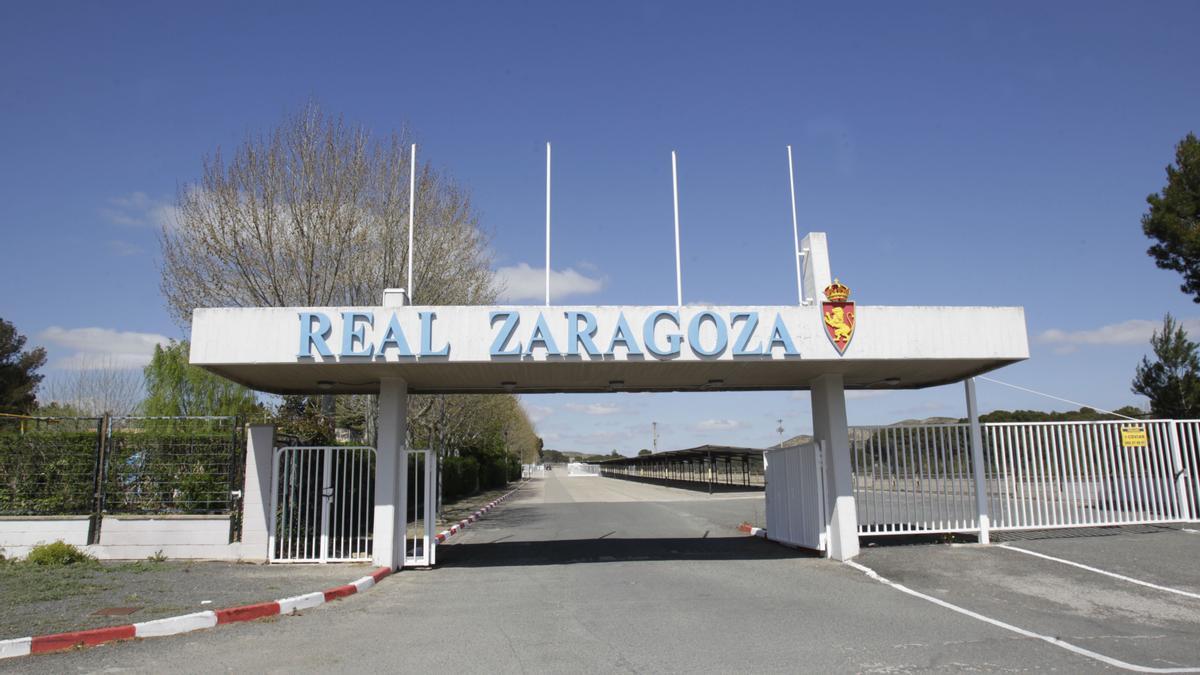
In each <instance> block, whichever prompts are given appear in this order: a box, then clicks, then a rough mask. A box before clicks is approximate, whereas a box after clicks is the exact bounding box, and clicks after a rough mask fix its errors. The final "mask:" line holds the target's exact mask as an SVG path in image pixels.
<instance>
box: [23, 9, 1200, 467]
mask: <svg viewBox="0 0 1200 675" xmlns="http://www.w3.org/2000/svg"><path fill="white" fill-rule="evenodd" d="M247 4H248V3H228V4H222V3H204V4H203V5H190V6H185V5H181V4H175V5H174V6H169V7H168V6H163V5H161V4H151V3H121V4H112V3H106V4H96V3H90V4H84V3H79V4H63V3H43V4H39V5H38V6H36V7H35V6H32V5H26V6H18V5H16V4H6V5H4V6H3V7H2V8H0V116H2V121H3V124H0V148H3V161H0V228H3V242H4V243H3V247H4V249H5V253H6V255H4V256H3V260H4V264H5V267H6V272H7V273H6V274H5V275H4V276H5V279H6V281H5V284H6V286H7V287H6V289H5V291H6V292H5V293H3V295H0V298H2V299H0V316H2V317H4V318H5V319H7V320H10V321H13V322H14V323H16V324H17V326H18V328H19V329H20V330H21V331H22V332H24V333H25V334H26V335H28V336H29V337H30V338H31V340H32V341H33V342H36V343H39V344H43V345H45V346H46V347H47V348H48V349H49V350H50V352H51V358H52V361H51V365H50V368H49V371H50V372H51V373H52V375H53V374H54V373H61V372H62V370H63V369H65V368H69V367H72V366H73V365H77V364H79V363H87V362H91V361H93V360H94V359H95V358H96V355H97V354H101V355H102V358H107V359H109V360H110V361H111V362H115V363H120V364H124V365H128V366H136V365H137V364H139V363H141V362H144V360H145V358H146V354H147V350H148V345H152V344H153V343H154V341H155V340H156V339H157V338H158V336H168V337H179V336H181V334H180V329H179V328H178V327H177V326H175V325H173V324H172V322H171V320H170V319H169V318H168V316H167V313H166V311H165V309H164V303H163V301H162V299H161V296H160V294H159V291H158V280H159V276H158V270H157V255H158V253H157V251H158V246H157V241H156V234H155V233H156V223H157V222H159V221H160V220H161V219H162V218H164V217H169V214H170V203H171V200H172V198H173V197H174V195H175V192H176V190H177V188H178V187H179V186H180V185H183V184H186V183H188V182H190V181H193V180H195V178H196V177H197V175H198V172H199V170H200V162H201V158H202V157H203V156H204V155H205V154H207V153H212V152H213V151H215V150H216V149H217V148H224V149H227V150H228V149H231V148H233V147H235V146H236V145H237V143H238V142H239V140H240V139H241V138H242V137H244V135H245V134H247V133H249V132H254V131H257V130H260V129H264V128H268V127H270V126H271V125H272V124H274V123H275V122H277V121H278V120H279V119H280V118H281V116H282V115H283V114H284V113H286V112H288V111H292V110H294V109H296V108H297V107H298V106H300V105H302V104H303V103H304V102H305V101H307V100H309V99H310V98H315V99H317V100H319V101H320V102H321V103H322V105H323V106H324V107H325V108H326V109H328V110H330V111H333V112H337V113H342V114H344V115H345V116H346V118H347V119H348V120H350V121H354V122H359V123H362V124H364V125H366V126H368V127H370V128H371V129H373V130H375V131H378V132H381V133H382V132H387V131H389V130H391V129H394V128H398V127H400V126H401V125H404V124H408V125H409V126H410V127H411V128H412V129H413V130H414V131H415V133H416V135H417V137H418V140H419V142H420V144H421V150H420V152H421V155H422V157H423V158H424V159H428V160H430V161H432V162H434V163H435V164H436V165H437V166H439V167H440V168H442V169H443V170H445V171H447V172H449V173H450V174H452V175H453V176H454V177H456V178H457V179H458V180H459V181H460V182H461V183H463V184H464V185H465V186H467V187H468V188H469V189H470V191H471V194H472V196H473V199H474V201H475V204H476V206H477V208H478V211H479V213H480V215H481V217H482V222H483V224H484V226H485V227H487V228H488V229H489V230H490V231H491V232H492V234H493V245H494V248H495V252H496V258H497V266H498V267H502V268H519V266H520V265H521V264H523V263H524V264H528V265H530V266H532V267H533V268H536V269H539V270H540V269H541V268H542V265H543V262H542V217H543V213H542V208H543V205H542V200H543V199H544V194H543V189H544V182H543V181H544V175H543V170H544V165H543V162H544V159H543V152H544V149H543V148H544V143H545V142H546V141H547V140H549V141H552V142H553V143H554V151H555V165H554V205H555V211H554V223H555V240H554V262H553V265H552V267H553V268H554V269H555V270H556V271H560V272H563V273H564V276H562V277H561V278H562V279H563V281H562V283H561V284H559V288H560V289H561V290H562V291H564V292H565V291H567V290H574V294H573V295H571V296H568V297H561V298H560V299H561V300H563V301H566V302H572V301H575V302H580V303H587V304H609V303H622V304H659V303H671V302H672V301H673V299H674V291H675V289H674V267H673V250H672V238H673V234H672V223H671V192H670V187H671V184H670V151H671V150H672V149H674V150H677V151H678V153H679V173H680V207H681V219H682V231H683V235H682V237H683V285H684V300H685V302H713V303H729V304H735V303H736V304H774V303H778V304H785V303H790V302H793V301H794V297H795V280H794V276H793V275H794V271H793V267H792V263H791V260H790V254H789V251H790V248H791V223H790V211H789V203H788V193H787V164H786V154H785V149H784V148H785V145H787V144H789V143H790V144H792V145H793V146H794V148H795V152H796V188H797V200H798V208H799V217H800V227H801V231H802V232H803V231H810V230H812V231H825V232H828V233H829V238H830V252H831V257H832V264H833V270H834V273H835V274H836V275H837V276H838V277H840V278H841V279H842V281H844V282H845V283H847V284H848V285H850V286H851V287H852V288H853V289H854V298H855V299H856V300H858V301H859V302H862V303H864V304H932V305H937V304H947V305H1022V306H1024V307H1025V308H1026V316H1027V320H1028V327H1029V333H1030V340H1031V348H1032V358H1031V359H1030V360H1029V361H1028V362H1027V363H1024V364H1020V365H1018V366H1014V367H1011V368H1008V369H1005V370H1004V371H1001V372H1000V373H998V374H997V375H996V377H998V378H1001V379H1004V380H1006V381H1011V382H1014V383H1019V384H1021V385H1024V386H1028V387H1033V388H1035V389H1039V390H1042V391H1047V392H1050V393H1053V394H1055V395H1058V396H1062V397H1066V398H1070V399H1073V400H1079V401H1085V402H1088V403H1091V404H1094V405H1097V406H1101V407H1116V406H1120V405H1124V404H1128V403H1138V402H1139V400H1138V399H1137V397H1135V396H1133V395H1132V394H1131V393H1130V392H1129V386H1128V385H1129V380H1130V378H1131V376H1132V373H1133V368H1134V366H1135V364H1136V363H1137V361H1138V359H1139V358H1140V357H1141V355H1142V354H1143V353H1144V352H1145V351H1146V348H1145V341H1146V338H1147V337H1148V331H1149V329H1148V327H1149V326H1150V325H1151V324H1153V323H1154V322H1157V321H1158V320H1160V319H1161V317H1162V315H1163V313H1164V312H1167V311H1170V312H1173V313H1174V314H1176V315H1177V316H1179V317H1182V318H1184V319H1187V320H1190V322H1189V324H1188V325H1190V326H1194V327H1196V328H1198V329H1200V312H1198V311H1197V310H1196V309H1195V307H1194V305H1193V303H1192V302H1191V300H1190V299H1189V298H1188V297H1187V296H1185V295H1183V294H1182V293H1181V292H1180V291H1179V290H1178V285H1179V282H1178V278H1177V277H1176V275H1174V273H1169V272H1164V271H1161V270H1157V269H1156V268H1155V267H1154V265H1153V263H1152V262H1151V260H1150V259H1149V258H1148V257H1147V256H1146V255H1145V250H1146V247H1147V245H1148V244H1147V241H1146V240H1145V238H1144V236H1143V235H1142V234H1141V230H1140V226H1139V218H1140V216H1141V214H1142V213H1143V212H1144V210H1145V202H1144V199H1145V196H1146V195H1147V194H1148V193H1150V192H1153V191H1157V190H1159V189H1161V187H1162V184H1163V181H1164V171H1163V168H1164V166H1165V165H1166V164H1167V163H1168V162H1169V161H1170V160H1171V159H1172V157H1173V147H1174V144H1175V143H1176V142H1177V141H1178V140H1179V139H1180V138H1182V137H1183V136H1184V134H1186V133H1187V132H1188V131H1200V115H1198V113H1197V111H1198V110H1200V86H1198V85H1197V83H1196V80H1195V72H1194V63H1195V58H1194V57H1195V51H1194V49H1193V48H1192V46H1191V45H1192V43H1193V41H1194V31H1193V27H1194V26H1195V25H1196V24H1197V21H1198V20H1200V5H1197V4H1196V3H1191V2H1176V3H1173V2H1162V3H1154V4H1152V5H1143V4H1137V3H1119V4H1118V3H1095V2H1092V3H1053V4H1047V3H1032V2H1030V3H995V4H991V5H981V4H978V3H970V4H968V3H934V4H921V3H904V4H903V5H900V4H898V3H897V4H883V3H880V4H873V5H866V6H860V7H858V8H857V9H834V8H831V7H826V8H809V7H803V6H800V5H799V3H791V4H787V5H785V4H783V3H755V4H753V5H747V6H739V7H735V6H732V5H729V4H728V3H711V4H707V5H704V4H701V3H686V4H682V3H681V4H661V3H628V4H617V3H606V4H592V5H586V6H584V5H568V4H567V3H545V4H531V3H530V4H521V5H518V6H505V7H501V6H498V4H495V3H478V4H471V3H454V4H453V5H443V6H442V7H434V6H433V3H428V4H426V5H421V6H417V5H412V6H400V5H398V4H395V3H388V4H386V5H379V6H371V5H357V4H354V5H351V4H348V3H337V4H333V3H329V4H326V5H310V4H304V3H275V4H265V3H264V4H261V5H259V6H257V7H247V6H245V5H247ZM507 272H511V270H506V273H507ZM520 286H521V284H520V283H514V290H519V288H520ZM105 354H107V355H106V356H104V355H105ZM980 398H981V405H982V406H983V407H984V408H985V409H992V408H1000V407H1003V408H1011V407H1027V408H1043V409H1052V408H1059V409H1061V408H1065V407H1068V406H1066V405H1065V404H1056V403H1055V402H1053V401H1051V400H1045V399H1040V398H1037V397H1033V396H1031V395H1028V394H1023V393H1019V392H1016V391H1013V390H1008V389H1005V388H1002V387H999V386H997V385H994V384H989V383H981V384H980ZM526 405H527V406H528V408H529V410H530V412H531V414H532V415H533V416H534V417H535V419H536V420H537V425H538V428H539V431H541V432H542V433H543V434H544V435H545V436H546V438H547V445H548V446H549V447H562V448H565V449H582V450H608V449H612V448H618V449H620V450H623V451H630V450H636V448H638V447H642V446H645V445H647V444H648V443H649V435H650V434H649V428H650V422H651V421H658V422H659V432H660V441H659V447H660V448H672V447H681V446H688V445H694V444H699V443H702V442H706V441H711V442H719V443H731V444H742V445H764V444H767V443H770V442H773V441H774V440H776V439H777V434H776V432H775V427H776V425H777V422H776V420H778V419H783V426H784V427H785V429H786V434H787V435H792V434H794V433H801V432H804V431H806V430H807V429H808V428H809V426H810V421H809V407H808V401H807V395H805V394H800V395H799V396H797V395H794V394H790V393H769V394H768V393H758V394H686V395H684V394H675V395H662V394H660V395H653V396H640V397H636V396H634V395H620V394H613V395H605V396H540V397H527V398H526ZM962 414H964V412H963V404H962V391H961V387H957V386H955V387H946V388H940V389H931V390H924V391H918V392H895V393H888V394H885V395H874V396H862V397H857V398H853V399H851V401H850V416H851V422H852V423H885V422H890V421H893V420H895V419H899V418H905V417H925V416H930V415H951V416H959V415H962Z"/></svg>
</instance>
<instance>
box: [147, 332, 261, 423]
mask: <svg viewBox="0 0 1200 675" xmlns="http://www.w3.org/2000/svg"><path fill="white" fill-rule="evenodd" d="M189 350H190V346H189V344H188V342H187V341H186V340H184V341H182V342H176V341H174V340H171V342H170V343H169V344H167V345H166V346H163V345H156V346H155V347H154V357H153V358H152V359H151V360H150V364H149V365H147V366H146V368H145V369H144V370H143V374H144V376H145V379H146V398H145V400H144V401H143V402H142V406H141V407H142V412H143V414H145V415H151V416H161V417H174V416H187V415H223V416H230V417H243V418H246V417H254V416H259V415H261V414H262V413H263V408H262V406H261V405H259V403H258V400H257V399H256V398H255V396H254V392H253V391H252V390H250V389H247V388H246V387H243V386H242V385H240V384H236V383H234V382H230V381H229V380H226V379H225V378H223V377H219V376H217V375H213V374H212V373H210V372H208V371H207V370H204V369H202V368H197V367H196V366H193V365H191V364H189V363H188V352H189Z"/></svg>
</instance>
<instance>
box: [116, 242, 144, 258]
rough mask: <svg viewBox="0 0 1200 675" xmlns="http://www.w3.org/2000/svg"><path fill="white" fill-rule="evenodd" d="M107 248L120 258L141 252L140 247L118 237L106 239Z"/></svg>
mask: <svg viewBox="0 0 1200 675" xmlns="http://www.w3.org/2000/svg"><path fill="white" fill-rule="evenodd" d="M108 250H109V251H112V253H113V255H116V256H120V257H122V258H124V257H126V256H131V255H137V254H139V253H141V252H142V247H141V246H138V245H137V244H134V243H132V242H128V241H122V240H120V239H110V240H109V241H108Z"/></svg>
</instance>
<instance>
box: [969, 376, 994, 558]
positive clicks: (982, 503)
mask: <svg viewBox="0 0 1200 675" xmlns="http://www.w3.org/2000/svg"><path fill="white" fill-rule="evenodd" d="M963 385H964V386H965V387H966V392H967V421H968V422H970V426H971V472H972V473H973V474H974V475H975V510H976V513H977V515H978V521H977V522H978V523H979V543H981V544H987V543H989V542H990V541H991V536H990V534H989V532H988V529H989V526H990V523H989V522H988V521H989V517H988V500H987V479H986V478H985V472H986V471H987V465H986V464H985V463H984V457H983V430H982V429H981V428H980V426H979V406H978V404H977V403H976V400H975V378H973V377H968V378H967V379H966V380H963Z"/></svg>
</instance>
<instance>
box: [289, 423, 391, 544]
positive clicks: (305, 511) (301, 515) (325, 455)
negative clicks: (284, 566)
mask: <svg viewBox="0 0 1200 675" xmlns="http://www.w3.org/2000/svg"><path fill="white" fill-rule="evenodd" d="M272 471H273V474H272V483H271V485H272V493H271V513H272V514H274V517H273V518H272V520H271V523H270V531H269V550H270V552H271V562H341V561H354V560H358V561H361V560H366V559H369V558H370V557H371V537H372V528H373V527H374V518H375V509H374V505H375V449H374V448H368V447H342V446H320V447H315V446H310V447H284V448H276V449H275V458H274V462H273V467H272Z"/></svg>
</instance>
